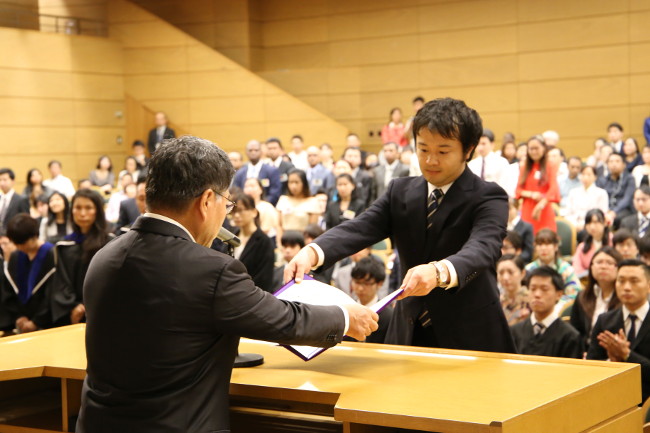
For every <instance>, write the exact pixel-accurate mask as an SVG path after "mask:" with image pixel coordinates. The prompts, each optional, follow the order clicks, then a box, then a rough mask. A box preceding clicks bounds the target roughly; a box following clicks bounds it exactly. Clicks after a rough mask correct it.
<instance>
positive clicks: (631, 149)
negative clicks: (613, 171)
mask: <svg viewBox="0 0 650 433" xmlns="http://www.w3.org/2000/svg"><path fill="white" fill-rule="evenodd" d="M623 159H624V160H625V170H627V172H628V173H632V171H633V170H634V168H635V167H637V166H639V165H643V157H642V156H641V151H640V150H639V143H638V142H637V141H636V139H634V138H632V137H628V138H626V139H625V141H624V142H623Z"/></svg>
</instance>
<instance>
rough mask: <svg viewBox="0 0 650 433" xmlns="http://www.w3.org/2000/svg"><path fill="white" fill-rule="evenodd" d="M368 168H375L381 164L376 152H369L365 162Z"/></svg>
mask: <svg viewBox="0 0 650 433" xmlns="http://www.w3.org/2000/svg"><path fill="white" fill-rule="evenodd" d="M363 165H364V166H365V167H366V170H374V169H375V167H377V166H378V165H379V157H378V156H377V154H375V153H370V152H368V153H367V154H366V159H365V160H364V164H363Z"/></svg>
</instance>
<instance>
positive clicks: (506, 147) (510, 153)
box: [500, 141, 518, 164]
mask: <svg viewBox="0 0 650 433" xmlns="http://www.w3.org/2000/svg"><path fill="white" fill-rule="evenodd" d="M500 152H501V153H500V155H501V157H502V158H505V160H506V161H508V164H512V163H514V162H518V161H517V145H516V144H515V142H514V141H504V142H503V144H502V145H501V150H500Z"/></svg>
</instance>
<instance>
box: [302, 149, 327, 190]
mask: <svg viewBox="0 0 650 433" xmlns="http://www.w3.org/2000/svg"><path fill="white" fill-rule="evenodd" d="M307 163H308V165H309V167H308V168H307V171H306V172H305V174H306V175H307V182H309V190H310V192H311V194H312V195H314V194H316V192H317V191H318V190H320V189H324V190H326V191H327V190H328V189H329V188H331V187H332V186H333V185H334V175H333V174H332V172H331V171H329V170H328V169H326V168H325V167H324V166H323V165H322V164H321V163H320V150H319V149H318V147H316V146H309V147H308V148H307Z"/></svg>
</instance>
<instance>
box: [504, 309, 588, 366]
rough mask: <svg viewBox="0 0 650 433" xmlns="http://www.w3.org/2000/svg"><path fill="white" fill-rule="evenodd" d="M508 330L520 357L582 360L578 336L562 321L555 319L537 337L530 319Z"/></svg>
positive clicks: (581, 349) (581, 348) (581, 347)
mask: <svg viewBox="0 0 650 433" xmlns="http://www.w3.org/2000/svg"><path fill="white" fill-rule="evenodd" d="M510 330H511V331H512V337H513V338H514V339H515V345H516V346H517V351H518V352H519V353H521V354H522V355H541V356H557V357H561V358H582V353H583V345H582V339H581V338H580V334H579V333H578V331H576V330H575V329H573V327H572V326H571V325H569V324H568V323H565V322H564V321H562V319H559V318H558V319H555V321H554V322H553V323H551V326H549V327H548V328H547V329H546V331H544V333H543V334H542V335H539V336H535V332H534V331H533V325H532V323H531V321H530V319H526V320H523V321H521V322H519V323H517V324H516V325H513V326H512V327H511V328H510Z"/></svg>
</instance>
